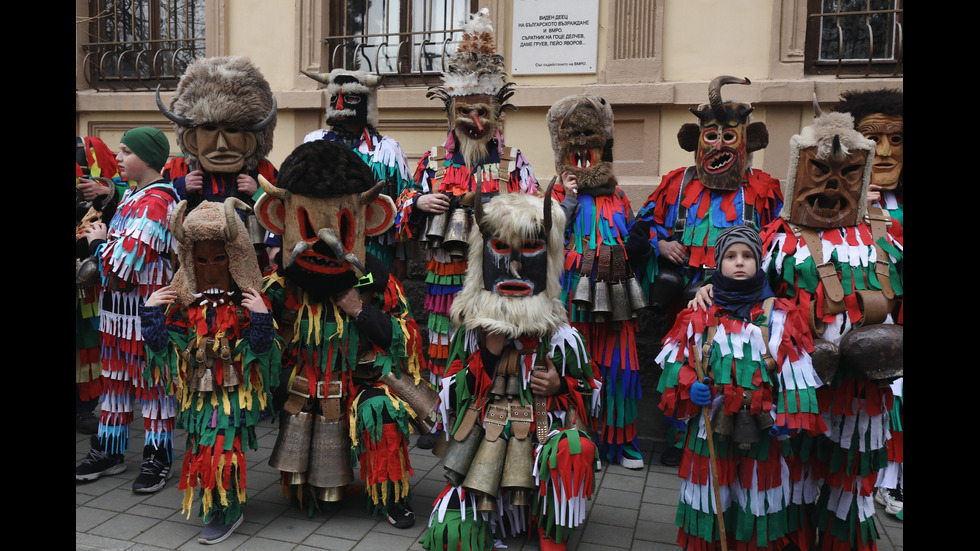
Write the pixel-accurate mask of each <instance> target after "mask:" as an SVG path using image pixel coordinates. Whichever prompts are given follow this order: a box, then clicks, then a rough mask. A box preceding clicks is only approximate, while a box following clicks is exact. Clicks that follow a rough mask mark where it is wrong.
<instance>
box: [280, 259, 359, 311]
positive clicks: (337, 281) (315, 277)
mask: <svg viewBox="0 0 980 551" xmlns="http://www.w3.org/2000/svg"><path fill="white" fill-rule="evenodd" d="M279 270H280V273H281V274H282V275H283V276H284V277H285V278H286V280H287V281H291V282H292V283H294V284H295V285H296V286H298V287H299V288H300V289H302V290H304V291H306V294H307V295H309V298H310V300H312V301H314V302H327V301H328V300H329V299H330V297H332V296H334V295H337V294H339V293H341V292H342V291H346V290H347V289H350V288H351V287H353V286H354V284H355V283H357V276H356V275H354V272H351V271H347V272H344V273H342V274H337V275H324V274H318V273H314V272H310V271H308V270H304V269H303V268H300V267H299V266H295V265H293V266H290V267H288V268H286V269H285V270H283V269H282V268H279Z"/></svg>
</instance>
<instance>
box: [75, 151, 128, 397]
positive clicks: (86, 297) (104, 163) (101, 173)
mask: <svg viewBox="0 0 980 551" xmlns="http://www.w3.org/2000/svg"><path fill="white" fill-rule="evenodd" d="M83 141H84V144H85V156H86V159H87V161H88V170H89V175H88V176H85V174H84V173H83V171H82V167H81V166H80V165H79V164H78V163H77V162H76V163H75V185H76V186H77V185H78V179H79V178H82V177H86V178H92V179H95V178H109V179H114V178H116V177H117V175H118V173H119V165H117V164H116V159H115V155H114V154H113V153H112V151H110V150H109V148H108V146H106V145H105V142H103V141H102V140H100V139H99V138H93V137H86V138H83ZM114 184H115V186H114V187H113V189H112V193H113V194H115V195H116V197H115V198H116V199H118V198H120V197H122V194H123V193H124V192H125V190H126V189H128V188H129V185H128V184H127V183H126V182H122V181H118V182H116V181H114ZM75 238H76V257H77V258H78V259H84V258H85V257H86V256H88V247H87V240H85V239H84V237H83V238H82V239H80V240H79V236H78V235H76V236H75ZM101 294H102V289H101V287H100V286H99V285H90V286H87V287H78V288H76V289H75V387H76V389H77V392H78V400H79V401H81V402H89V403H90V404H94V400H98V399H99V396H101V395H102V362H101V340H102V337H101V335H100V333H99V297H100V296H101ZM93 409H94V406H93ZM76 413H79V412H76Z"/></svg>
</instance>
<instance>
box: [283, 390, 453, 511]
mask: <svg viewBox="0 0 980 551" xmlns="http://www.w3.org/2000/svg"><path fill="white" fill-rule="evenodd" d="M378 380H379V381H381V382H382V383H384V384H385V385H386V386H387V387H388V388H389V389H390V390H391V391H392V392H394V393H395V394H396V395H398V396H399V397H400V398H401V399H402V400H404V401H405V403H407V404H408V405H409V406H410V407H411V408H412V410H413V411H414V412H415V414H416V417H414V418H413V419H412V424H413V425H415V427H416V429H417V430H418V431H419V433H420V434H425V433H427V432H429V431H431V430H432V429H433V428H434V427H435V426H436V424H437V423H439V422H440V421H441V418H440V416H439V413H438V410H437V406H438V401H439V395H438V394H436V392H435V390H433V389H432V388H431V387H429V386H428V385H427V384H426V383H425V382H424V381H421V382H420V383H419V384H416V383H415V381H414V380H413V378H412V377H411V376H408V375H405V374H402V375H401V376H400V377H398V376H396V375H395V374H394V373H393V372H389V373H387V374H385V375H382V376H380V377H379V378H378ZM329 397H330V398H334V399H337V398H339V393H338V394H336V395H331V396H329ZM317 398H324V396H317ZM281 417H282V420H281V421H280V425H279V434H278V436H277V437H276V444H275V447H274V448H273V450H272V455H271V456H270V457H269V466H271V467H272V468H274V469H278V470H279V471H282V472H286V473H289V483H290V484H291V485H301V484H308V485H310V486H311V487H312V488H313V492H314V495H315V497H316V499H318V500H320V501H329V502H337V501H340V500H341V499H342V498H343V497H344V486H346V485H348V484H350V483H352V482H353V481H354V471H353V468H352V467H351V464H350V435H349V431H348V429H347V425H346V423H344V418H343V416H341V417H338V418H337V419H328V418H327V417H326V416H325V415H321V414H320V413H319V412H306V411H300V412H298V413H296V414H295V415H291V414H288V413H287V412H283V413H282V414H281Z"/></svg>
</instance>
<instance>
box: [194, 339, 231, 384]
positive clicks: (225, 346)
mask: <svg viewBox="0 0 980 551" xmlns="http://www.w3.org/2000/svg"><path fill="white" fill-rule="evenodd" d="M214 343H215V342H214V339H213V338H210V337H208V338H206V339H203V340H202V342H201V345H200V346H195V344H196V343H193V342H192V343H191V344H190V346H188V347H187V349H186V350H184V352H183V356H184V361H185V362H187V364H188V365H191V358H193V359H194V360H195V361H196V362H197V367H196V368H194V369H192V370H191V373H190V377H188V379H187V386H188V388H190V389H191V390H196V391H198V392H213V391H214V385H215V380H214V364H215V359H216V358H219V357H220V358H221V361H222V363H223V364H224V369H223V370H222V372H221V375H222V377H221V386H223V387H225V388H231V387H236V386H238V384H239V383H240V382H241V381H240V380H239V378H238V370H237V369H235V366H234V364H233V363H232V361H231V345H230V343H229V342H228V339H227V338H222V339H221V342H220V343H219V344H220V345H221V346H220V347H219V349H218V351H217V352H216V351H215V347H214Z"/></svg>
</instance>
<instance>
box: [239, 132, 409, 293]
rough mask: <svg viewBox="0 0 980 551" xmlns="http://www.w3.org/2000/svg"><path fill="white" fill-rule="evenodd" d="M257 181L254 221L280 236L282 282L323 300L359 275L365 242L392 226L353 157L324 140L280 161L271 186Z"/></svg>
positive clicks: (389, 212) (389, 204)
mask: <svg viewBox="0 0 980 551" xmlns="http://www.w3.org/2000/svg"><path fill="white" fill-rule="evenodd" d="M259 183H260V184H261V185H262V189H263V190H265V195H263V196H262V197H260V198H259V201H258V202H257V203H256V204H255V212H256V216H257V217H258V219H259V222H261V223H262V225H263V226H264V227H265V228H266V229H268V230H269V231H271V232H273V233H276V234H279V235H281V236H282V251H283V261H284V262H283V268H284V270H285V274H286V277H287V278H288V279H290V280H292V281H293V282H294V283H296V284H297V285H299V286H300V287H302V288H303V289H304V290H305V291H306V292H307V293H310V294H314V295H316V296H317V297H318V298H325V297H327V296H329V295H334V294H336V293H339V292H341V291H343V290H345V289H349V288H350V287H352V286H353V285H354V284H355V283H356V282H357V280H358V277H360V276H362V275H366V274H365V272H366V269H365V267H364V266H365V258H366V256H365V255H366V244H365V237H370V236H374V235H379V234H381V233H384V232H385V231H387V230H388V228H390V227H391V226H392V225H393V224H394V215H395V205H394V202H393V201H392V199H391V198H390V197H388V196H387V195H383V194H381V193H380V192H381V187H382V186H383V185H384V183H383V182H380V183H377V184H376V183H375V181H374V177H373V174H372V172H371V169H370V168H369V167H368V166H367V164H365V163H364V161H362V160H361V158H360V157H358V156H357V154H356V153H355V152H353V151H351V150H350V149H349V148H347V147H346V146H344V145H343V144H340V143H338V142H334V141H331V140H317V141H313V142H308V143H304V144H302V145H300V146H299V147H297V148H296V149H294V150H293V152H292V153H290V154H289V156H288V157H286V160H285V161H283V163H282V167H281V168H280V171H279V178H278V179H277V180H276V185H272V184H270V183H269V182H268V181H266V180H265V178H259Z"/></svg>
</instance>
